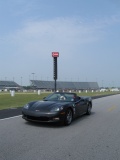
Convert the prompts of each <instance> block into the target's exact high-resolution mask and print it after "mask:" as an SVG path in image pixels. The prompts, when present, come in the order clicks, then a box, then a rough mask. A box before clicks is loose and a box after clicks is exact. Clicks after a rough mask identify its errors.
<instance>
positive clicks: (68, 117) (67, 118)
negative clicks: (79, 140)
mask: <svg viewBox="0 0 120 160" xmlns="http://www.w3.org/2000/svg"><path fill="white" fill-rule="evenodd" d="M72 120H73V113H72V110H71V109H67V111H66V114H65V120H64V125H65V126H68V125H70V124H71V123H72Z"/></svg>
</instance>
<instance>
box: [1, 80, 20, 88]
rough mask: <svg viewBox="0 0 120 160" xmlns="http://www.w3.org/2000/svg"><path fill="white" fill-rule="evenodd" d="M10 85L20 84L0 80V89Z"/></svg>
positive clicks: (10, 86)
mask: <svg viewBox="0 0 120 160" xmlns="http://www.w3.org/2000/svg"><path fill="white" fill-rule="evenodd" d="M12 87H13V88H15V87H20V86H19V85H18V84H17V83H16V82H14V81H0V89H3V88H12Z"/></svg>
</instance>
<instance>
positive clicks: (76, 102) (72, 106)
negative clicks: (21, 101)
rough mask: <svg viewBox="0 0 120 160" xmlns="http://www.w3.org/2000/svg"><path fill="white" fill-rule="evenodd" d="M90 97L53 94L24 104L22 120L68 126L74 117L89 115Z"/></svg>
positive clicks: (61, 93)
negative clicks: (60, 123)
mask: <svg viewBox="0 0 120 160" xmlns="http://www.w3.org/2000/svg"><path fill="white" fill-rule="evenodd" d="M91 109H92V99H91V97H79V96H77V94H76V93H65V92H55V93H53V94H50V95H48V96H47V97H46V98H44V99H43V100H42V101H34V102H30V103H28V104H26V105H25V106H24V107H23V109H22V118H23V119H25V120H27V121H37V122H63V124H64V125H70V124H71V122H72V120H73V119H74V118H75V117H79V116H81V115H83V114H87V115H90V114H91Z"/></svg>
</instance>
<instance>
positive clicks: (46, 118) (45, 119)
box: [26, 116, 50, 122]
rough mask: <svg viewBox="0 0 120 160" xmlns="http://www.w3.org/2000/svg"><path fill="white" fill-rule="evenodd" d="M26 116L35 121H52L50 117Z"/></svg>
mask: <svg viewBox="0 0 120 160" xmlns="http://www.w3.org/2000/svg"><path fill="white" fill-rule="evenodd" d="M26 117H27V119H30V120H34V121H42V122H44V121H46V122H47V121H50V118H48V117H33V116H26Z"/></svg>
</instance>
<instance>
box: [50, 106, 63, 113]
mask: <svg viewBox="0 0 120 160" xmlns="http://www.w3.org/2000/svg"><path fill="white" fill-rule="evenodd" d="M62 110H63V106H61V107H54V108H52V109H51V112H58V111H62Z"/></svg>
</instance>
